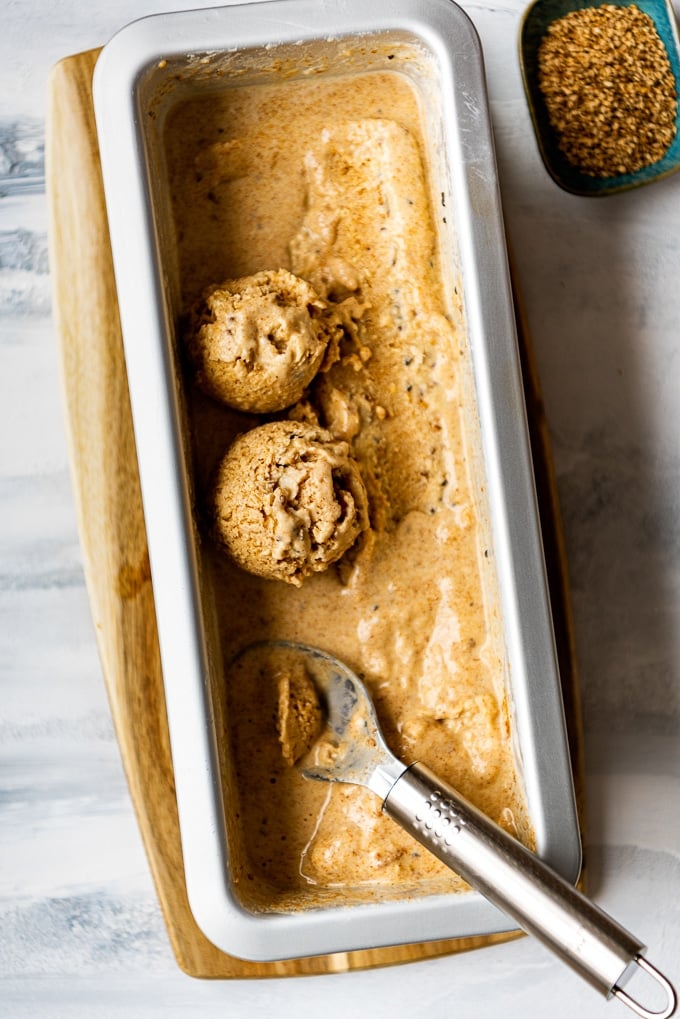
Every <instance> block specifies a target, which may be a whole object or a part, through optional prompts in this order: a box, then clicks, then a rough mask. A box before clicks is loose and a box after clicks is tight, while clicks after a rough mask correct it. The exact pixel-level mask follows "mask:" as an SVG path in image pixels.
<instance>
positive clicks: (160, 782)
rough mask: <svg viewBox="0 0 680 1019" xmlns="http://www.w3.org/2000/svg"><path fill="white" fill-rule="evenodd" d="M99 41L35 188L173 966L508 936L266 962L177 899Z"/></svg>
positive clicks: (180, 890)
mask: <svg viewBox="0 0 680 1019" xmlns="http://www.w3.org/2000/svg"><path fill="white" fill-rule="evenodd" d="M97 55H98V51H97V50H92V51H89V52H86V53H82V54H78V55H75V56H72V57H67V58H66V59H65V60H63V61H61V62H60V63H59V64H57V65H56V67H54V68H53V70H52V73H51V77H50V82H49V103H48V125H47V185H48V197H49V209H50V259H51V271H52V277H53V293H54V312H55V321H56V327H57V331H58V335H59V340H60V349H61V366H62V382H63V388H64V393H65V401H66V412H67V422H68V433H69V449H70V460H71V470H72V478H73V486H74V490H75V498H76V509H77V514H78V522H79V531H80V537H81V543H82V549H83V558H84V567H85V574H86V582H87V587H88V593H89V598H90V603H91V610H92V615H93V619H94V624H95V627H96V632H97V640H98V646H99V653H100V657H101V663H102V671H103V675H104V681H105V683H106V688H107V691H108V696H109V701H110V705H111V713H112V716H113V721H114V725H115V729H116V734H117V738H118V742H119V745H120V751H121V756H122V759H123V764H124V767H125V772H126V775H127V780H128V784H129V788H130V794H131V797H132V800H133V803H134V806H135V810H136V814H137V818H138V822H139V826H140V830H141V834H142V838H143V841H144V845H145V847H146V852H147V856H148V859H149V865H150V868H151V872H152V875H153V879H154V882H155V885H156V890H157V894H158V898H159V901H160V904H161V908H162V911H163V915H164V919H165V923H166V926H167V930H168V934H169V937H170V941H171V944H172V948H173V951H174V953H175V956H176V959H177V962H178V964H179V965H180V966H181V968H182V969H183V970H184V971H185V972H187V973H189V974H190V975H192V976H196V977H213V978H234V977H239V978H244V977H267V976H285V975H296V974H304V973H328V972H340V971H344V970H349V969H357V968H362V967H370V966H380V965H387V964H394V963H398V962H407V961H411V960H414V959H422V958H428V957H433V956H438V955H442V954H446V953H451V952H456V951H466V950H469V949H473V948H478V947H482V946H484V945H488V944H492V943H496V942H498V941H503V940H507V939H508V937H516V936H517V935H514V934H513V935H494V936H491V937H474V938H463V939H456V940H448V941H439V942H432V943H429V944H418V945H404V946H398V947H394V948H385V949H374V950H369V951H360V952H351V953H342V954H336V955H331V956H319V957H315V958H310V959H297V960H292V961H283V962H277V963H250V962H246V961H243V960H240V959H236V958H233V957H231V956H228V955H226V954H224V953H223V952H221V951H219V950H218V949H217V948H216V947H215V946H214V945H212V944H211V942H209V941H208V940H207V939H206V938H205V936H204V935H203V934H202V933H201V931H200V930H199V928H198V927H197V925H196V923H195V921H194V919H193V916H192V914H191V910H190V908H189V904H188V901H187V896H186V887H185V882H184V871H183V865H182V853H181V845H180V838H179V828H178V821H177V808H176V801H175V793H174V780H173V770H172V760H171V756H170V746H169V738H168V728H167V720H166V714H165V704H164V698H163V681H162V673H161V665H160V655H159V648H158V637H157V631H156V622H155V613H154V601H153V591H152V585H151V575H150V570H149V559H148V552H147V544H146V533H145V528H144V515H143V510H142V502H141V493H140V486H139V476H138V470H137V460H136V452H135V443H134V436H133V429H132V417H131V411H130V403H129V396H128V389H127V376H126V371H125V362H124V356H123V346H122V337H121V332H120V324H119V318H118V307H117V299H116V289H115V281H114V276H113V265H112V258H111V250H110V245H109V237H108V224H107V218H106V209H105V204H104V195H103V185H102V179H101V170H100V165H99V154H98V147H97V140H96V132H95V124H94V113H93V108H92V90H91V89H92V73H93V69H94V66H95V63H96V59H97ZM522 351H523V359H524V362H525V368H526V385H527V403H528V407H529V411H530V417H531V419H532V426H533V427H532V436H533V442H534V456H535V459H536V466H537V476H538V487H539V494H540V497H541V510H542V515H543V527H544V532H545V536H546V549H547V551H548V563H549V567H550V570H551V587H552V590H553V605H554V609H555V613H556V628H557V631H558V644H559V647H560V655H561V666H562V675H563V682H564V686H565V702H566V705H567V713H568V717H569V726H570V737H571V741H572V753H573V755H574V762H575V766H576V772H577V779H579V781H580V776H581V774H582V773H581V764H580V746H581V736H580V733H581V730H580V719H579V712H578V695H577V684H576V671H575V664H574V654H573V640H572V636H571V625H570V613H569V602H568V588H567V584H566V572H565V569H564V549H563V546H562V543H561V536H560V529H559V520H558V513H557V501H556V495H555V486H554V479H553V476H552V469H551V466H550V455H549V446H548V438H547V430H546V427H545V421H544V419H543V414H542V407H541V403H540V394H539V390H538V384H537V380H536V374H535V371H534V369H533V362H532V360H531V356H530V351H529V349H528V345H527V344H526V342H524V343H523V344H522Z"/></svg>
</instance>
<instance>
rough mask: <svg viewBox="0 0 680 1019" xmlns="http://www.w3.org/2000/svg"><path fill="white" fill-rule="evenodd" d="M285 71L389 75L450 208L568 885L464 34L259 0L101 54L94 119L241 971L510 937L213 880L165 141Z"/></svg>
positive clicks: (501, 273) (484, 162)
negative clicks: (188, 113)
mask: <svg viewBox="0 0 680 1019" xmlns="http://www.w3.org/2000/svg"><path fill="white" fill-rule="evenodd" d="M414 53H416V57H415V58H414ZM400 54H401V56H400ZM405 54H406V55H405ZM408 54H410V55H408ZM388 55H389V61H390V62H389V64H388V63H387V60H388ZM275 58H276V59H275ZM274 64H275V65H276V68H277V70H276V72H274V71H273V70H272V68H273V67H274ZM282 66H283V67H285V68H286V73H287V74H288V75H293V76H296V75H298V76H305V75H310V74H312V75H318V74H338V73H347V72H351V71H353V70H357V71H362V70H372V69H385V68H387V67H389V69H391V70H397V71H401V72H402V73H404V74H406V75H408V76H409V77H410V78H411V80H412V81H413V83H414V84H415V86H416V88H417V89H418V90H419V93H420V97H421V101H422V103H423V106H424V108H425V118H424V120H425V123H426V125H427V130H428V133H429V137H428V138H427V139H426V142H427V145H428V147H429V162H430V170H431V173H432V176H433V182H432V187H433V193H434V194H435V195H436V196H437V197H438V196H439V195H440V194H445V195H446V196H447V210H449V211H450V215H449V216H448V217H447V218H448V220H449V222H448V225H447V227H445V228H444V229H445V230H447V231H449V232H448V233H444V234H443V235H442V238H441V243H442V253H443V254H442V262H443V265H444V267H445V271H446V273H447V274H448V276H449V283H450V285H456V286H457V287H458V289H459V290H460V291H461V292H462V305H463V319H464V332H465V336H466V341H467V344H468V347H469V354H470V357H469V363H470V365H471V370H470V387H469V391H470V397H471V399H472V400H473V401H474V402H475V404H476V407H475V408H474V413H475V414H476V416H477V419H478V425H479V435H480V437H481V439H480V444H479V454H478V456H479V461H480V470H481V472H482V474H483V477H484V478H485V487H486V491H487V505H488V517H489V520H488V525H489V530H490V533H491V540H492V547H493V554H494V557H495V563H496V571H497V580H498V591H499V601H500V613H499V615H500V617H501V620H502V628H503V643H504V647H505V652H506V658H507V662H506V671H507V675H508V699H509V702H510V705H511V716H512V725H513V738H514V742H515V748H516V754H517V761H518V767H519V769H520V772H521V775H522V778H523V783H524V788H525V793H526V798H527V801H528V806H529V812H530V815H531V819H532V823H533V825H534V829H535V832H536V840H537V848H538V852H539V854H540V856H541V857H543V858H544V859H545V860H546V861H547V862H549V863H550V864H551V865H552V866H554V867H555V868H556V869H557V870H558V871H559V872H560V873H561V874H562V875H563V876H564V877H566V878H567V879H568V880H575V879H576V877H577V875H578V872H579V867H580V840H579V830H578V823H577V816H576V810H575V803H574V794H573V787H572V780H571V772H570V763H569V753H568V748H567V741H566V735H565V726H564V718H563V709H562V702H561V691H560V681H559V675H558V668H557V662H556V655H555V648H554V639H553V631H552V621H551V614H550V605H549V600H548V594H547V584H546V577H545V568H544V561H543V553H542V546H541V537H540V529H539V523H538V516H537V507H536V499H535V491H534V484H533V475H532V465H531V456H530V450H529V443H528V436H527V429H526V416H525V408H524V402H523V388H522V380H521V374H520V367H519V361H518V351H517V343H516V335H515V319H514V313H513V306H512V297H511V291H510V285H509V276H508V268H507V259H506V251H505V241H504V231H503V221H502V213H501V207H500V200H499V193H498V185H497V173H496V165H495V157H494V151H493V140H492V134H491V126H490V120H489V113H488V107H487V98H486V87H485V80H484V71H483V62H482V54H481V49H480V45H479V41H478V39H477V35H476V33H475V30H474V28H473V26H472V24H471V23H470V21H469V20H468V18H467V16H466V15H465V14H464V13H463V11H462V10H461V9H460V8H459V7H457V6H456V5H455V4H453V3H451V2H449V0H430V2H429V3H427V4H424V3H422V2H419V0H372V2H371V3H366V2H365V0H344V2H343V3H342V4H336V3H331V2H327V0H274V2H269V3H264V4H248V5H244V6H229V7H222V8H216V9H211V10H201V11H194V12H185V13H178V14H169V15H159V16H154V17H151V18H146V19H143V20H141V21H138V22H134V23H133V24H131V25H129V26H127V27H126V28H124V29H123V30H122V31H121V32H120V33H119V34H118V35H117V36H116V37H114V39H113V40H112V41H111V42H110V43H109V44H108V45H107V46H106V47H105V48H104V50H103V52H102V54H101V56H100V58H99V61H98V64H97V67H96V72H95V82H94V96H95V111H96V117H97V125H98V135H99V143H100V149H101V160H102V168H103V174H104V185H105V193H106V201H107V207H108V216H109V225H110V234H111V243H112V248H113V255H114V264H115V272H116V280H117V288H118V298H119V305H120V314H121V322H122V329H123V336H124V343H125V352H126V360H127V371H128V379H129V387H130V395H131V400H132V410H133V419H134V427H135V435H136V442H137V451H138V459H139V469H140V477H141V483H142V494H143V500H144V510H145V517H146V526H147V533H148V542H149V552H150V558H151V566H152V575H153V586H154V597H155V603H156V613H157V620H158V631H159V637H160V645H161V657H162V665H163V675H164V684H165V698H166V705H167V713H168V722H169V727H170V737H171V748H172V757H173V766H174V776H175V783H176V793H177V803H178V809H179V821H180V831H181V839H182V849H183V855H184V866H185V875H186V884H187V890H188V895H189V901H190V904H191V908H192V910H193V913H194V916H195V918H196V921H197V923H198V925H199V926H200V927H201V929H202V930H203V931H204V933H205V934H206V936H207V937H208V938H209V939H210V940H211V941H212V942H213V943H214V944H215V945H217V946H218V947H219V948H220V949H222V950H224V951H226V952H228V953H230V954H232V955H235V956H238V957H242V958H246V959H253V960H273V959H278V958H287V957H294V956H299V957H302V956H308V955H314V954H320V953H328V952H338V951H346V950H352V949H361V948H368V947H376V946H381V945H389V944H395V943H399V942H413V941H419V940H431V939H439V938H446V937H458V936H468V935H477V934H487V933H491V932H495V931H502V930H507V929H511V928H512V927H513V924H512V922H511V921H509V920H508V919H507V918H506V917H504V916H503V915H501V914H500V913H499V912H498V911H497V910H496V909H495V907H493V906H491V905H490V904H489V903H487V902H486V901H485V900H484V899H482V897H481V896H479V895H478V894H477V893H474V892H470V893H461V894H458V895H429V896H422V897H418V896H417V895H416V896H410V897H409V898H408V899H405V900H403V901H391V902H384V903H380V902H372V903H367V904H361V905H352V906H347V905H343V904H342V902H340V903H339V904H337V905H334V906H333V907H332V908H318V909H301V910H297V911H294V912H290V913H287V914H280V913H274V912H267V911H266V910H265V911H259V912H250V911H249V910H248V909H246V908H244V907H243V905H242V904H241V903H240V901H239V899H238V897H237V895H236V894H235V889H234V886H233V885H232V882H231V880H230V867H229V840H228V823H227V821H228V817H229V810H230V803H229V797H228V792H227V791H226V790H225V787H224V782H223V781H222V777H221V771H220V746H219V742H220V736H219V732H218V730H219V725H218V722H217V721H216V719H217V718H218V716H219V712H218V711H217V710H216V709H217V706H216V703H215V690H216V684H219V682H220V676H219V674H217V675H216V673H219V663H218V661H217V659H216V658H215V656H214V655H213V654H212V653H211V649H210V641H209V630H210V627H209V616H210V611H211V609H210V606H206V604H205V598H204V595H203V592H202V588H201V582H200V555H199V551H198V544H199V543H198V539H197V535H196V529H195V528H196V524H195V521H194V519H193V511H192V498H191V479H190V473H191V472H190V465H189V464H188V463H187V455H186V451H185V439H184V436H183V425H182V398H181V382H180V372H179V367H178V364H177V359H178V355H177V352H176V349H175V343H176V341H175V329H174V322H175V319H176V316H177V313H178V308H177V296H176V291H177V285H176V282H174V272H175V269H174V255H173V251H172V231H171V230H170V228H169V226H168V222H167V220H168V215H169V209H168V199H167V196H165V195H164V194H163V183H162V181H163V174H162V152H161V143H160V138H161V129H162V122H163V117H164V116H165V114H166V112H167V111H168V110H170V109H172V107H173V104H174V103H176V102H178V101H180V100H181V99H184V98H186V97H187V96H188V95H192V94H194V93H195V92H196V91H197V90H206V89H207V90H210V89H216V88H228V87H238V83H239V82H240V81H248V82H250V81H267V80H268V75H269V76H271V74H273V73H277V74H280V73H281V67H282Z"/></svg>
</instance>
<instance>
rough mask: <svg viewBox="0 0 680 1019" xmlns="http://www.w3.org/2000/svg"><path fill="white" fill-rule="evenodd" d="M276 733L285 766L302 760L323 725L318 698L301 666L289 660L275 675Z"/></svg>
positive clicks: (312, 681) (297, 660)
mask: <svg viewBox="0 0 680 1019" xmlns="http://www.w3.org/2000/svg"><path fill="white" fill-rule="evenodd" d="M275 679H276V688H277V693H278V715H277V730H278V734H279V742H280V743H281V753H282V754H283V759H284V760H285V761H286V763H287V764H290V765H293V764H295V762H296V761H299V760H300V758H301V757H304V755H305V754H306V753H308V751H309V750H310V749H311V747H312V746H313V744H314V743H315V741H316V740H317V738H318V736H319V734H320V732H321V728H322V722H323V714H322V711H321V704H320V702H319V695H318V693H317V690H316V686H315V685H314V680H313V679H312V678H311V676H310V675H309V673H308V672H307V669H306V668H305V666H304V663H303V662H301V661H300V660H299V659H296V660H293V661H291V662H290V664H289V665H287V666H286V667H284V668H280V669H278V670H277V671H276V675H275Z"/></svg>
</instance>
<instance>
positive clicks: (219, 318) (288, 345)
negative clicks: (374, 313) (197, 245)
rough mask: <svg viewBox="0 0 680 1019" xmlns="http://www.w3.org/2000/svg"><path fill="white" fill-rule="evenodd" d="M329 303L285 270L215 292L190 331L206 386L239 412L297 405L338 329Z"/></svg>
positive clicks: (196, 363)
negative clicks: (328, 308) (329, 313)
mask: <svg viewBox="0 0 680 1019" xmlns="http://www.w3.org/2000/svg"><path fill="white" fill-rule="evenodd" d="M326 307H327V305H326V302H325V301H324V300H322V299H321V298H320V297H319V295H318V294H317V293H316V291H315V290H314V288H313V287H311V286H310V285H309V283H307V282H305V280H302V279H300V278H299V277H297V276H294V275H293V274H292V273H290V272H288V271H287V270H285V269H276V270H271V271H268V270H267V271H264V272H258V273H256V274H255V275H254V276H244V277H242V278H241V279H236V280H228V281H226V282H225V283H222V284H220V285H215V286H211V287H209V288H208V289H207V290H206V292H205V293H204V294H203V297H202V298H201V301H200V302H199V304H198V306H197V308H196V309H194V314H193V315H192V317H191V325H190V328H189V329H188V330H187V335H186V344H187V348H188V351H189V356H190V358H191V361H192V363H193V365H194V369H195V372H196V379H197V381H198V384H199V385H200V386H201V388H202V389H204V390H205V391H206V392H207V393H208V394H209V395H210V396H212V397H214V398H215V399H217V400H219V401H221V402H223V403H226V404H229V406H231V407H235V408H236V409H238V410H243V411H248V412H252V413H262V414H264V413H270V412H272V411H278V410H283V409H284V408H285V407H290V406H291V405H292V404H293V403H296V402H297V401H298V400H299V399H300V397H301V396H302V394H303V392H304V390H305V388H306V387H307V386H308V385H309V383H310V382H311V380H312V379H313V378H314V376H315V375H316V373H317V371H318V370H319V368H320V366H321V363H322V361H323V358H324V355H325V353H326V347H327V346H328V342H329V339H330V338H331V335H332V334H333V331H334V330H335V329H337V328H338V326H337V322H336V321H335V319H334V318H333V316H332V315H331V316H330V317H327V316H325V314H324V312H325V310H326Z"/></svg>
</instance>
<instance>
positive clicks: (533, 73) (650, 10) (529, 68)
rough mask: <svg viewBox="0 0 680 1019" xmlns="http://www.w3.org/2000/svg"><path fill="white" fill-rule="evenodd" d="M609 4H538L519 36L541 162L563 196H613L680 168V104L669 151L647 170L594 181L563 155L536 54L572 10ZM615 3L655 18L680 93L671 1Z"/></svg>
mask: <svg viewBox="0 0 680 1019" xmlns="http://www.w3.org/2000/svg"><path fill="white" fill-rule="evenodd" d="M611 2H612V0H535V2H534V3H533V4H532V5H531V6H530V7H529V8H528V9H527V11H526V13H525V15H524V18H523V21H522V27H521V31H520V64H521V69H522V78H523V80H524V88H525V91H526V95H527V100H528V103H529V110H530V112H531V117H532V120H533V124H534V130H535V132H536V138H537V141H538V148H539V151H540V153H541V157H542V159H543V162H544V163H545V166H546V169H547V170H548V173H549V174H550V175H551V177H552V178H553V180H554V181H555V182H556V183H557V184H559V186H560V187H561V188H564V190H565V191H570V192H571V193H572V194H575V195H587V196H602V195H611V194H615V193H616V192H619V191H627V190H629V189H631V188H634V187H639V186H640V185H642V184H651V183H652V182H653V181H655V180H659V179H660V178H662V177H667V176H668V175H669V174H670V173H674V172H675V171H676V170H678V169H680V103H679V104H678V112H677V114H676V133H675V137H674V139H673V142H672V144H671V145H670V147H669V149H668V150H667V151H666V153H665V154H664V156H663V157H662V158H661V159H659V160H657V162H655V163H652V164H650V165H649V166H643V167H641V169H639V170H636V171H634V172H633V173H623V174H618V175H616V176H612V177H593V176H590V175H589V174H586V173H582V172H581V171H580V170H579V169H578V168H577V167H576V166H574V165H573V164H572V163H570V162H569V161H568V160H567V158H566V156H565V155H564V153H563V152H562V151H561V150H560V147H559V145H558V139H557V134H556V132H555V130H554V128H553V127H552V125H551V124H550V120H549V118H548V111H547V108H546V104H545V100H544V98H543V95H542V93H541V90H540V87H539V83H538V50H539V46H540V44H541V40H542V39H543V36H544V35H545V33H546V31H547V30H548V29H549V27H550V25H551V24H552V23H553V22H554V21H557V20H558V19H559V18H562V17H564V16H565V15H566V14H569V13H570V12H571V11H576V10H581V9H583V8H586V7H600V6H602V5H603V4H604V3H611ZM613 2H614V5H615V6H617V7H627V6H631V5H632V4H633V3H635V6H637V7H638V8H639V9H640V10H641V11H643V12H644V13H645V14H647V15H649V17H650V18H651V19H652V21H653V22H654V25H655V27H656V31H657V32H658V34H659V37H660V39H661V41H662V43H663V45H664V46H665V48H666V51H667V53H668V59H669V61H670V65H671V70H672V72H673V75H674V77H675V81H676V91H677V90H678V88H677V85H678V83H680V42H679V41H678V31H677V26H676V22H675V16H674V14H673V8H672V6H671V4H670V2H669V0H630V2H623V3H622V2H620V0H613Z"/></svg>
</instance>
